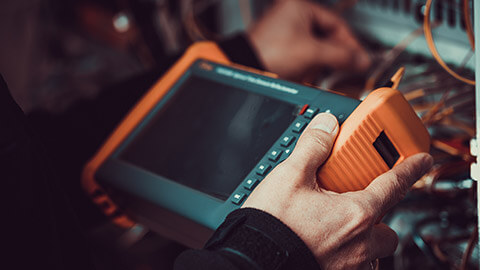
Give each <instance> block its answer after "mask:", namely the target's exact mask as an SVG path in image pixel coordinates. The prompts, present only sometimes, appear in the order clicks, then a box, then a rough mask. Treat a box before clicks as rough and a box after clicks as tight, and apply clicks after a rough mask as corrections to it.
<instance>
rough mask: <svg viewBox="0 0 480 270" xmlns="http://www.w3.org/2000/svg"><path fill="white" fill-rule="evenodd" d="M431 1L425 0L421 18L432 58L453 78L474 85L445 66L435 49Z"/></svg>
mask: <svg viewBox="0 0 480 270" xmlns="http://www.w3.org/2000/svg"><path fill="white" fill-rule="evenodd" d="M432 2H433V0H427V3H426V4H425V17H424V18H423V31H424V33H425V40H426V41H427V45H428V49H430V52H431V53H432V56H433V58H435V60H437V62H438V64H439V65H440V66H441V67H442V68H443V69H444V70H445V71H446V72H448V74H450V75H452V76H453V77H454V78H455V79H457V80H460V81H462V82H464V83H467V84H470V85H475V81H474V80H471V79H468V78H465V77H463V76H461V75H459V74H458V73H456V72H455V71H453V70H452V69H451V68H450V67H448V66H447V64H446V63H445V62H444V61H443V59H442V57H441V56H440V54H439V53H438V51H437V48H436V47H435V41H434V40H433V35H432V26H431V25H430V10H431V8H432Z"/></svg>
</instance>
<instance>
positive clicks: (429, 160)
mask: <svg viewBox="0 0 480 270" xmlns="http://www.w3.org/2000/svg"><path fill="white" fill-rule="evenodd" d="M432 166H433V157H432V156H431V155H430V154H426V155H425V156H424V158H423V159H422V168H423V170H424V171H425V172H427V171H428V170H430V168H431V167H432Z"/></svg>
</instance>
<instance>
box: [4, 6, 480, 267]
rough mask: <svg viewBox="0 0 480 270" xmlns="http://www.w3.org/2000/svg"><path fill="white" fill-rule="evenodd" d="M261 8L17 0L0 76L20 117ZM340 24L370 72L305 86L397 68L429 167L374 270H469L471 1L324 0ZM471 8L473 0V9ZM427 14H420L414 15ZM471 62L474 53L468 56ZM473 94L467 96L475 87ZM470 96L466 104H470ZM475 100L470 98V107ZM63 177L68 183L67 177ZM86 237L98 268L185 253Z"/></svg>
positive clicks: (84, 94)
mask: <svg viewBox="0 0 480 270" xmlns="http://www.w3.org/2000/svg"><path fill="white" fill-rule="evenodd" d="M272 2H273V0H101V1H94V0H81V1H74V0H62V1H61V0H36V1H30V0H29V1H27V0H17V1H1V3H0V15H2V16H0V25H2V26H1V27H0V41H1V44H2V49H1V51H0V59H1V61H0V73H2V74H3V75H4V77H5V79H6V81H7V82H9V85H10V89H12V91H14V92H13V95H14V97H15V98H16V100H17V101H18V102H19V104H20V105H21V106H22V108H23V109H24V110H25V111H26V112H29V111H32V110H35V109H39V108H42V109H47V110H49V111H52V112H57V113H58V112H62V111H63V110H65V109H67V108H69V107H70V106H71V105H72V104H73V103H74V102H75V101H77V100H80V99H84V98H92V97H94V96H96V95H98V94H99V93H100V92H101V91H102V89H104V88H106V87H108V86H109V85H113V84H114V83H118V82H119V81H122V80H125V79H127V78H130V77H132V76H134V75H136V74H140V73H142V72H145V71H148V70H151V69H153V68H155V66H158V65H161V64H165V63H162V59H165V56H166V55H174V54H178V53H180V52H182V51H183V50H184V49H185V48H186V47H187V46H188V45H189V44H191V43H192V42H194V41H198V40H203V39H209V40H218V39H221V38H222V37H225V36H228V35H230V34H232V33H234V32H236V31H241V30H245V29H247V28H248V26H249V25H251V24H252V23H253V22H254V21H255V20H256V19H258V18H259V17H260V16H261V14H262V12H263V11H264V10H265V9H266V8H268V6H269V5H271V3H272ZM318 2H320V3H322V4H324V5H327V6H330V7H331V8H332V9H334V10H336V11H337V12H339V13H341V14H342V16H344V17H345V19H346V20H347V21H348V22H349V23H350V25H351V26H352V28H354V30H355V32H356V33H357V36H358V37H359V39H360V40H361V41H362V42H363V45H364V46H365V47H366V48H367V49H368V50H369V53H370V54H371V57H372V59H373V60H374V64H373V65H372V68H371V70H369V72H368V73H367V74H365V75H364V76H359V75H355V76H352V75H351V74H345V73H335V72H324V73H322V74H319V76H318V79H317V81H316V83H315V84H316V85H317V86H320V87H322V88H327V89H335V90H336V91H340V92H344V93H346V94H347V95H350V96H353V97H364V96H366V94H367V93H368V92H369V91H370V90H372V89H375V88H376V87H378V86H380V85H383V84H384V83H385V82H387V81H388V79H389V78H390V77H391V76H392V75H393V73H394V72H395V71H396V70H398V68H400V67H405V68H406V73H405V76H404V78H403V80H402V82H401V84H400V86H399V90H400V91H402V92H403V93H404V95H405V97H406V98H407V100H409V102H410V104H411V105H412V106H413V108H414V109H415V110H416V112H417V113H418V115H419V116H421V118H422V120H423V121H424V123H425V125H426V126H427V127H428V130H429V132H430V134H431V136H432V139H433V140H432V151H431V154H432V155H433V156H434V158H435V165H434V168H433V169H432V171H431V172H429V173H428V174H426V175H425V176H424V177H423V178H422V179H420V180H419V181H418V182H417V183H416V184H415V185H414V187H413V191H412V192H410V193H409V194H408V196H407V198H406V199H405V200H404V201H403V202H402V203H400V204H399V205H397V206H396V207H395V208H394V209H392V211H391V212H390V213H388V214H387V215H386V216H385V218H384V220H383V221H384V222H385V223H387V224H388V225H390V226H391V227H392V228H393V229H394V230H395V231H396V232H397V233H398V235H399V238H400V241H399V246H398V249H397V251H396V252H395V254H394V256H391V257H388V258H385V259H382V260H381V261H380V266H379V268H380V269H478V268H479V267H480V251H479V246H478V227H477V224H478V208H477V205H478V204H477V186H478V185H477V181H476V180H474V179H473V178H474V177H475V175H478V173H477V174H475V171H473V173H472V175H471V173H470V167H471V164H472V163H473V164H474V165H473V168H474V169H475V168H476V165H475V162H476V157H475V156H473V155H472V153H474V154H475V155H476V153H478V150H477V147H478V146H477V143H476V140H475V136H478V134H479V133H478V131H477V129H476V127H477V128H478V125H476V121H477V119H476V115H477V114H478V113H477V111H476V110H478V109H476V102H475V98H476V96H475V87H476V86H475V85H474V84H475V83H474V78H475V71H480V66H479V67H477V66H478V65H479V61H477V62H475V60H474V59H475V56H480V53H475V52H476V50H477V49H476V48H478V47H479V46H475V41H476V40H478V37H477V39H475V38H474V34H473V33H474V31H476V32H477V33H480V32H479V31H477V29H476V28H475V27H474V25H475V24H474V23H473V21H476V22H477V23H476V25H477V26H478V25H479V23H480V6H476V5H474V1H472V0H434V1H431V0H391V1H386V0H328V1H327V0H324V1H318ZM476 4H478V3H476ZM425 15H429V16H425ZM477 59H480V57H477ZM477 92H478V90H477ZM477 100H478V97H477ZM477 103H478V101H477ZM72 181H79V179H74V180H72ZM91 224H93V225H90V226H89V227H88V228H87V229H88V231H89V237H90V239H91V241H92V243H94V247H95V250H94V251H95V253H96V254H97V256H96V257H97V258H96V264H97V266H98V267H99V269H169V268H171V267H172V263H173V260H174V258H175V257H176V256H177V255H178V254H179V253H180V252H181V251H182V250H184V249H185V247H183V246H181V245H179V244H176V243H173V242H171V241H168V240H166V239H163V238H161V237H159V236H158V235H156V234H154V233H152V232H149V231H148V229H147V228H143V227H141V226H140V227H134V228H132V229H131V230H129V231H124V230H121V229H119V228H117V227H114V226H112V225H111V224H110V223H109V222H108V221H105V220H101V221H97V222H92V223H91Z"/></svg>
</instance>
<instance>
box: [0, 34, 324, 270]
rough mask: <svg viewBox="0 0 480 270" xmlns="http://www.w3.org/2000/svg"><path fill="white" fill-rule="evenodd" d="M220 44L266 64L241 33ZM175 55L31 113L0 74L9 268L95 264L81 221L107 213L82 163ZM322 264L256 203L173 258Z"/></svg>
mask: <svg viewBox="0 0 480 270" xmlns="http://www.w3.org/2000/svg"><path fill="white" fill-rule="evenodd" d="M220 46H221V47H222V49H223V50H224V51H225V52H226V54H227V55H228V56H229V57H230V59H231V60H232V61H233V62H236V63H239V64H243V65H247V66H251V67H255V68H261V65H260V62H259V61H258V60H257V58H256V57H255V54H254V52H253V50H252V48H251V46H250V45H249V44H248V41H247V40H246V39H245V38H244V37H243V36H237V37H234V38H233V39H229V40H226V41H224V42H222V43H221V44H220ZM240 52H242V53H240ZM174 60H175V59H170V60H167V61H165V62H164V65H163V66H161V67H158V68H157V69H155V70H152V71H151V72H149V73H148V74H144V75H142V76H139V77H137V78H133V79H132V80H129V81H127V82H125V83H122V84H119V85H117V86H114V87H111V88H109V89H107V90H105V91H103V92H102V93H101V94H100V95H99V96H98V97H97V98H96V99H94V100H85V101H82V102H79V103H77V104H76V105H74V106H73V107H72V108H70V109H69V110H68V111H66V112H64V113H63V114H61V115H52V114H49V113H46V112H34V113H32V114H31V115H29V116H28V119H27V118H26V117H25V116H24V114H23V112H22V111H21V109H20V108H19V107H18V106H17V104H16V103H15V102H14V101H13V99H12V97H11V96H10V94H9V92H8V89H7V86H6V84H5V83H4V81H3V78H1V77H0V162H1V164H2V168H1V172H2V173H1V180H2V182H3V184H4V185H3V186H2V198H3V201H4V203H2V205H3V208H4V210H3V211H2V212H3V213H4V215H3V218H2V221H3V223H4V224H6V230H4V234H6V236H7V237H6V240H3V238H2V244H3V246H4V247H7V249H8V252H7V254H6V256H5V257H6V260H4V263H6V266H10V268H4V269H52V270H55V269H79V270H80V269H82V270H85V269H94V267H93V264H92V263H91V261H90V260H89V259H88V258H89V250H88V245H87V243H86V241H85V237H83V235H82V227H83V228H84V227H88V226H91V224H89V222H85V220H95V219H96V218H101V217H102V216H101V214H100V212H99V211H98V210H97V209H96V208H94V207H93V204H92V203H91V202H89V200H88V199H87V197H86V196H85V195H84V194H83V192H82V191H81V188H80V183H79V176H80V172H81V169H82V167H83V165H84V164H85V163H86V161H87V160H88V158H90V157H91V156H93V154H94V153H95V150H96V149H97V148H98V147H99V146H100V145H101V143H102V142H103V141H104V140H105V139H106V138H107V136H108V134H109V133H110V132H111V131H112V130H113V128H114V127H115V126H116V125H117V124H118V122H119V121H120V120H121V119H122V117H123V116H124V115H125V114H126V113H127V112H128V110H129V109H130V108H131V107H132V106H133V105H134V104H135V102H136V101H137V100H138V99H139V98H140V97H141V96H142V95H143V94H144V93H145V92H146V91H147V90H148V89H149V87H150V86H151V85H152V84H153V83H154V82H155V80H156V79H158V77H160V75H161V74H162V73H163V72H164V71H165V70H166V69H167V68H168V67H169V66H170V65H171V64H172V63H173V62H174ZM65 192H66V194H68V196H65ZM72 200H73V201H74V202H75V204H74V205H73V208H72V205H71V201H72ZM85 205H88V207H85ZM72 209H74V210H75V211H72ZM74 212H76V214H77V215H78V216H80V217H82V219H77V218H76V215H75V214H74ZM5 214H6V215H5ZM12 266H13V268H12ZM2 268H3V267H2ZM317 268H318V265H317V264H316V262H315V259H314V258H313V255H312V254H311V252H310V251H309V250H308V248H307V247H306V246H305V244H304V243H303V242H302V241H301V240H300V239H299V238H298V236H296V235H295V233H293V232H292V231H291V230H290V229H289V228H288V227H287V226H286V225H284V224H283V223H282V222H281V221H279V220H278V219H276V218H275V217H273V216H271V215H269V214H267V213H264V212H261V211H259V210H255V209H242V210H237V211H235V212H233V213H231V214H230V215H229V216H228V218H227V219H226V221H225V222H224V223H223V224H222V225H221V227H220V228H219V229H218V230H217V231H216V232H215V234H214V236H213V237H212V238H211V239H210V240H209V242H208V243H207V245H206V246H205V248H204V250H195V251H194V250H191V251H187V252H184V253H183V254H182V255H181V256H179V258H178V259H177V261H176V264H175V269H317Z"/></svg>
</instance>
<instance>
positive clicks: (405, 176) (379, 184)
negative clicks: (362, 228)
mask: <svg viewBox="0 0 480 270" xmlns="http://www.w3.org/2000/svg"><path fill="white" fill-rule="evenodd" d="M432 163H433V159H432V156H430V155H429V154H427V153H420V154H416V155H413V156H411V157H409V158H407V159H405V160H404V161H403V162H402V163H400V164H398V165H397V166H395V167H393V169H391V170H390V171H388V172H386V173H384V174H382V175H380V176H379V177H377V178H376V179H375V180H373V181H372V182H371V183H370V185H368V186H367V187H366V188H365V189H364V190H362V191H359V192H358V195H359V196H361V197H362V198H361V199H362V200H364V201H366V203H367V207H370V208H371V209H372V210H373V211H374V214H375V215H376V217H379V216H381V215H383V214H385V213H386V212H387V211H388V209H390V208H391V207H392V206H394V205H395V204H397V203H398V202H399V201H401V200H402V199H403V197H405V194H406V193H407V192H408V190H409V189H410V186H411V185H413V184H414V183H415V182H416V181H417V180H418V179H419V178H420V177H422V176H423V175H424V174H425V173H426V172H427V171H428V170H429V169H430V168H431V167H432Z"/></svg>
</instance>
